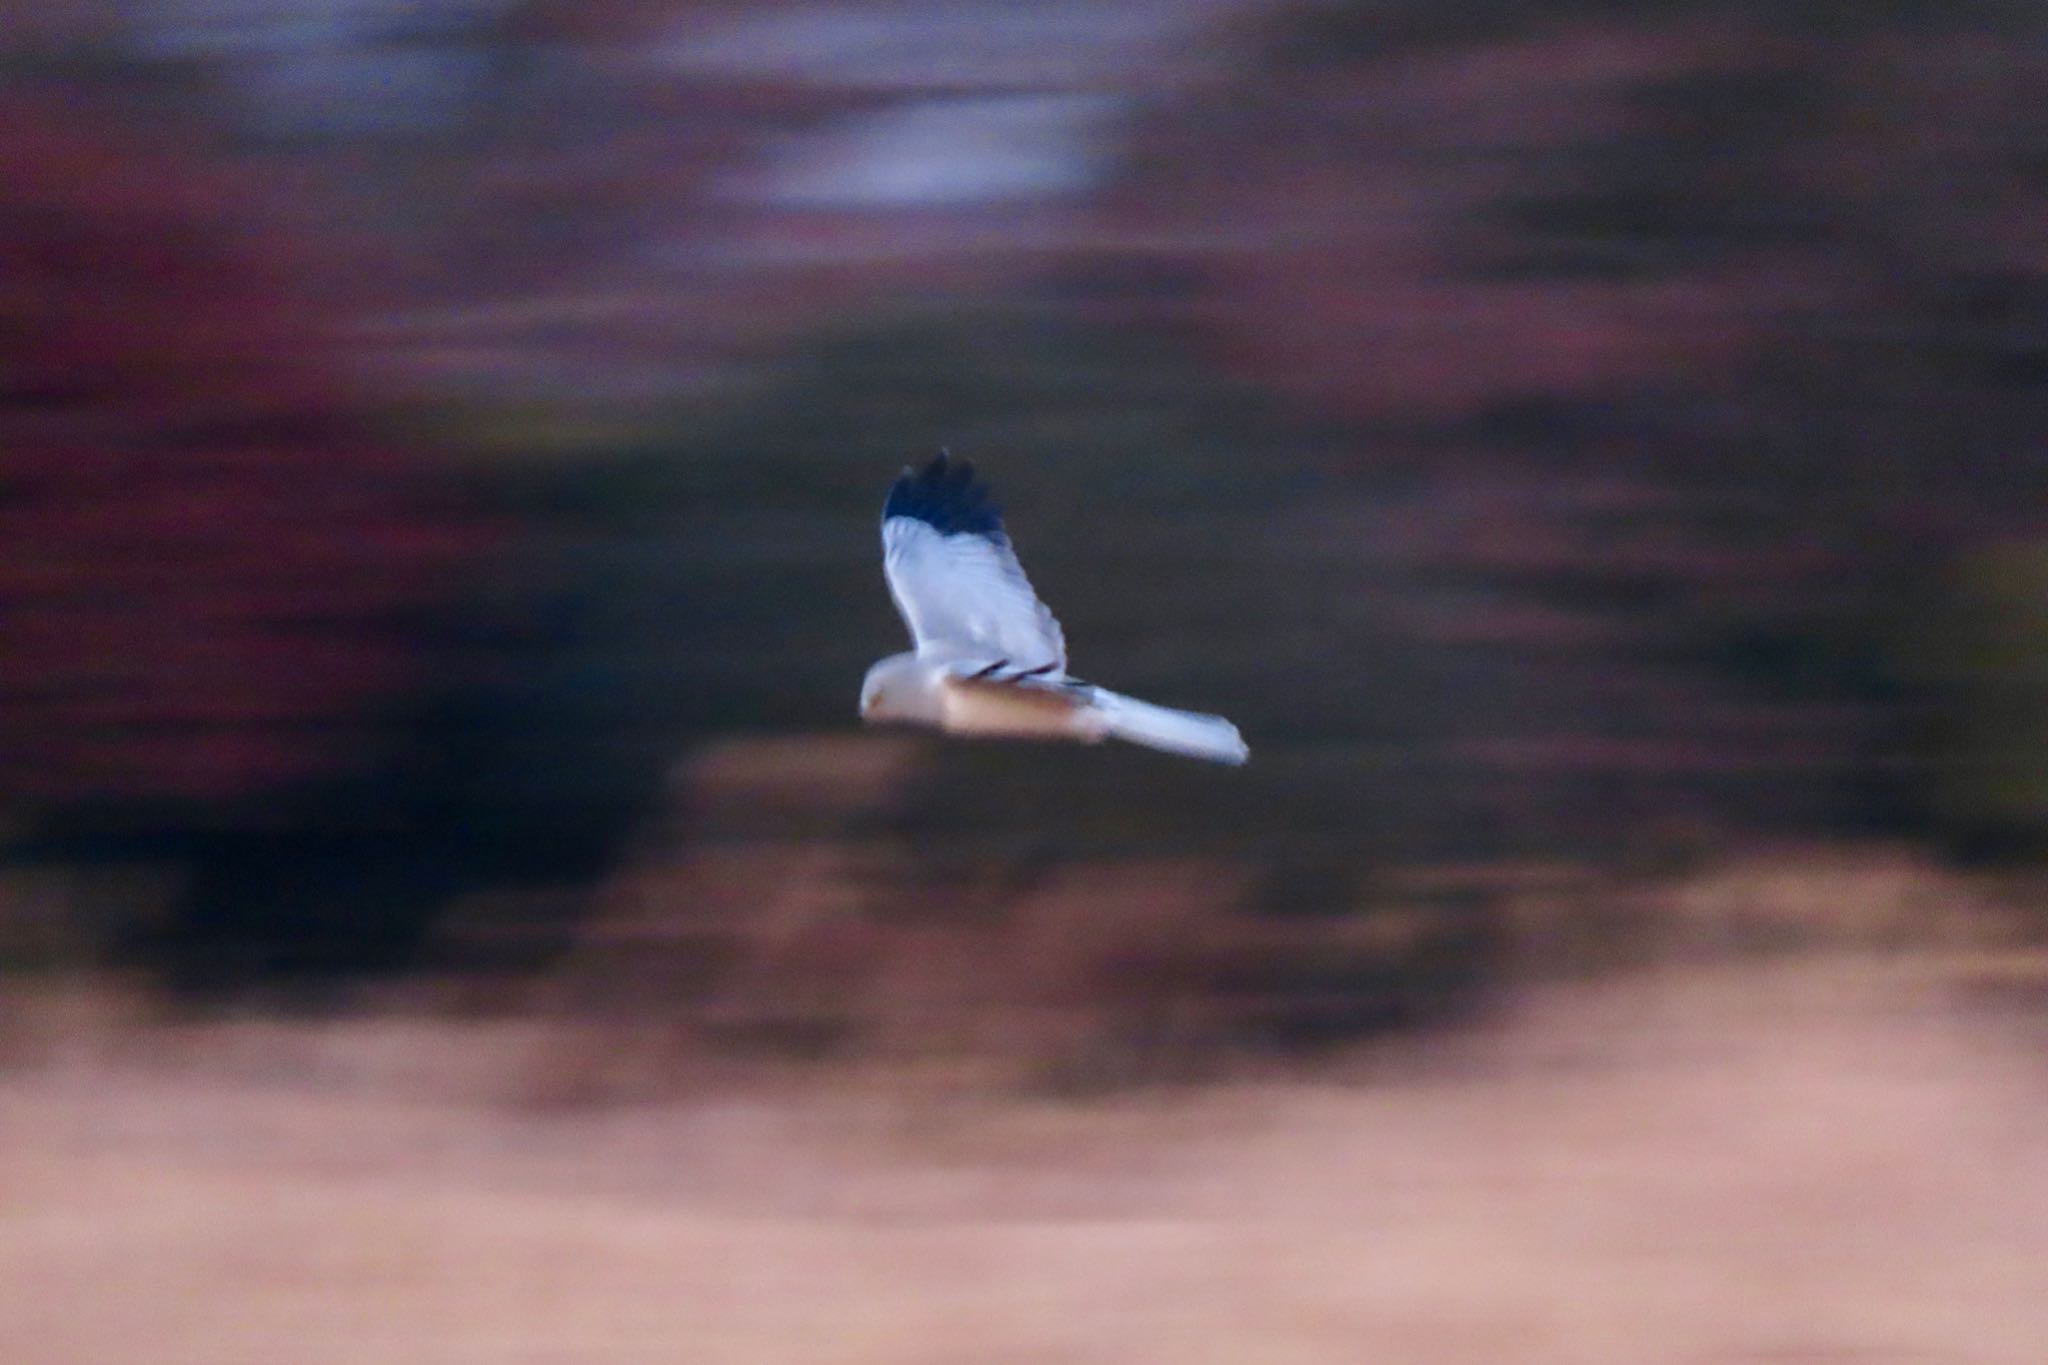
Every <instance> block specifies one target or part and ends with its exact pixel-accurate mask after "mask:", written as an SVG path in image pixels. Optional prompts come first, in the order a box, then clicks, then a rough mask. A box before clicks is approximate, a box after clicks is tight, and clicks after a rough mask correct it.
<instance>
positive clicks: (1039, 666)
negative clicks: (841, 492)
mask: <svg viewBox="0 0 2048 1365" xmlns="http://www.w3.org/2000/svg"><path fill="white" fill-rule="evenodd" d="M882 567H883V571H884V573H885V574H886V576H887V577H888V580H889V593H890V596H892V597H893V598H895V600H896V609H897V611H899V612H901V613H902V615H903V620H904V624H906V625H907V626H909V627H910V638H911V641H912V642H913V644H914V645H915V646H916V649H917V652H918V653H919V654H920V655H923V656H926V657H929V658H937V659H949V660H963V659H964V660H976V661H985V662H986V663H988V664H997V665H1001V666H1003V667H1004V668H1006V669H1014V670H1015V671H1017V672H1024V671H1027V670H1029V671H1032V672H1034V673H1039V674H1041V675H1042V676H1045V677H1048V678H1051V677H1058V676H1061V675H1063V674H1064V673H1065V672H1066V667H1067V650H1066V642H1065V640H1064V639H1063V638H1062V637H1061V635H1060V626H1059V622H1058V621H1056V620H1054V619H1053V614H1052V612H1051V610H1050V609H1049V608H1047V606H1046V605H1045V603H1043V602H1041V601H1039V600H1038V594H1037V593H1035V592H1033V591H1032V589H1031V581H1030V580H1029V579H1028V578H1026V577H1025V576H1024V568H1023V566H1022V565H1020V564H1019V563H1018V562H1017V555H1016V552H1015V551H1014V550H1012V549H1011V547H1010V538H1009V536H1008V535H1007V534H1005V532H1004V530H1003V523H1002V514H1001V511H1000V509H998V508H997V506H996V505H995V503H993V502H992V501H990V500H989V496H988V489H987V487H986V486H985V485H983V484H981V483H980V482H978V481H977V480H976V479H975V477H974V466H973V465H971V464H969V463H968V462H967V461H965V460H953V459H950V458H948V456H947V455H946V454H945V452H943V451H941V452H940V453H939V454H938V455H937V456H936V457H935V458H933V460H932V461H931V463H929V464H928V465H926V466H925V467H924V468H923V469H921V470H915V471H913V470H909V469H906V470H904V471H903V475H902V477H900V478H898V479H897V480H896V482H895V484H894V486H892V487H891V488H890V490H889V499H888V501H887V502H886V503H885V504H884V505H883V507H882Z"/></svg>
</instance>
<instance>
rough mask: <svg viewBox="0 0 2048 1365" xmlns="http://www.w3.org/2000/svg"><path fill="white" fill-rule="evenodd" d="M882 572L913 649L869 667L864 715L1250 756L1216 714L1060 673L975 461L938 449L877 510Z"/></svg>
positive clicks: (1063, 666)
mask: <svg viewBox="0 0 2048 1365" xmlns="http://www.w3.org/2000/svg"><path fill="white" fill-rule="evenodd" d="M882 567H883V570H884V572H885V573H886V574H887V576H888V579H889V593H890V595H891V596H892V597H894V598H895V599H896V609H897V610H898V611H899V612H901V613H902V614H903V620H904V622H905V624H907V625H908V626H909V627H910V638H911V642H912V643H913V644H914V645H915V646H916V648H915V649H913V650H912V651H911V652H910V653H908V654H892V655H890V656H889V657H888V658H886V659H884V660H882V661H881V662H880V663H878V664H876V665H875V666H874V667H872V668H870V669H869V670H868V675H867V678H866V680H865V681H863V682H862V683H861V688H860V714H861V719H862V720H865V721H870V722H874V721H902V722H907V723H910V724H913V725H929V726H932V727H934V728H936V729H939V730H944V731H946V732H947V733H949V734H956V735H991V736H1007V737H1020V738H1033V739H1073V740H1080V741H1081V742H1082V743H1084V744H1095V743H1099V742H1100V741H1102V740H1104V739H1107V738H1110V737H1112V736H1113V737H1115V738H1117V739H1126V740H1130V741H1131V742H1132V743H1134V744H1145V745H1149V746H1151V747H1152V748H1154V749H1166V750H1169V751H1171V752H1173V753H1177V754H1188V755H1190V756H1192V757H1195V758H1208V759H1214V760H1215V761H1216V762H1218V763H1242V762H1244V761H1245V759H1246V758H1247V757H1248V756H1249V754H1250V750H1248V749H1246V748H1245V744H1244V740H1242V739H1241V738H1239V737H1238V733H1237V727H1236V726H1234V725H1232V724H1231V723H1230V722H1229V721H1227V720H1225V719H1223V717H1221V716H1204V715H1198V714H1196V713H1195V712H1192V711H1175V710H1172V709H1170V708H1168V707H1164V706H1153V705H1152V704H1150V703H1149V702H1142V701H1138V700H1136V699H1135V698H1132V697H1125V696H1120V695H1118V694H1117V693H1115V692H1111V691H1109V690H1108V689H1107V688H1102V687H1095V686H1093V685H1091V684H1089V683H1084V682H1082V681H1080V680H1079V679H1078V678H1070V677H1068V676H1067V647H1066V642H1065V641H1064V640H1063V639H1062V638H1061V636H1060V623H1059V622H1058V621H1055V620H1054V619H1053V615H1052V612H1051V611H1049V610H1048V609H1047V608H1046V605H1045V604H1044V603H1043V602H1041V601H1039V600H1038V595H1037V594H1036V593H1034V592H1032V590H1031V583H1030V581H1029V580H1028V579H1026V578H1025V577H1024V569H1023V567H1022V566H1021V565H1019V564H1018V563H1017V556H1016V554H1015V552H1013V551H1012V550H1011V549H1010V538H1009V536H1007V535H1005V534H1004V533H1003V522H1002V517H1001V514H1000V511H999V509H998V508H997V507H996V505H995V504H994V503H992V502H990V501H989V500H988V489H987V488H986V487H984V486H983V485H982V484H980V483H977V482H976V481H975V478H974V467H973V466H972V465H970V464H969V463H967V461H965V460H958V461H954V460H949V459H947V457H946V454H945V452H943V451H941V452H940V453H939V455H938V457H937V458H935V459H934V460H933V461H932V462H931V463H930V464H928V465H926V466H925V467H924V469H923V470H921V471H915V472H913V471H912V470H909V469H905V470H904V471H903V476H902V477H901V478H899V479H897V480H896V483H895V486H894V487H892V488H890V490H889V500H888V502H887V503H886V504H884V505H883V507H882Z"/></svg>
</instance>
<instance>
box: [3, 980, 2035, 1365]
mask: <svg viewBox="0 0 2048 1365" xmlns="http://www.w3.org/2000/svg"><path fill="white" fill-rule="evenodd" d="M2023 965H2024V964H2023ZM2033 979H2035V978H2034V977H2033V976H2031V975H2030V974H2029V973H2028V972H2027V971H2026V970H2021V971H2019V972H2018V973H2017V975H2014V974H2013V972H2012V971H2011V970H2010V968H2009V959H2008V965H1993V966H1990V967H1987V966H1984V965H1983V964H1981V963H1978V962H1977V961H1976V960H1974V959H1968V958H1958V957H1955V956H1950V957H1947V958H1943V959H1939V960H1937V959H1932V958H1928V957H1925V956H1921V955H1915V956H1911V957H1907V958H1900V957H1897V956H1893V955H1886V954H1881V953H1880V954H1873V953H1870V952H1849V951H1835V952H1830V953H1826V954H1821V955H1818V956H1812V955H1809V956H1803V957H1801V958H1799V959H1798V960H1796V961H1781V962H1777V963H1774V964H1767V965H1761V966H1758V965H1750V966H1740V967H1724V968H1714V969H1699V968H1693V969H1686V970H1682V971H1681V970H1678V969H1655V968H1653V969H1650V970H1648V971H1646V972H1642V973H1637V974H1634V975H1632V976H1630V977H1628V978H1627V979H1624V980H1619V981H1615V982H1610V983H1606V984H1597V985H1578V986H1552V987H1544V988H1541V989H1534V990H1531V991H1529V992H1527V993H1526V994H1525V995H1524V996H1523V998H1521V999H1519V1000H1517V1001H1515V1002H1514V1003H1512V1004H1511V1005H1510V1006H1509V1007H1508V1008H1506V1009H1505V1010H1503V1011H1501V1012H1500V1013H1498V1014H1497V1015H1496V1016H1494V1017H1493V1018H1491V1019H1490V1020H1489V1021H1488V1022H1486V1023H1484V1024H1482V1025H1478V1026H1475V1027H1474V1028H1472V1029H1469V1030H1466V1031H1464V1032H1462V1033H1459V1034H1456V1035H1455V1036H1439V1037H1437V1038H1435V1039H1433V1040H1429V1041H1417V1042H1408V1043H1401V1044H1393V1045H1384V1046H1380V1047H1376V1048H1372V1049H1368V1050H1366V1051H1364V1052H1362V1053H1359V1054H1356V1055H1354V1056H1352V1057H1351V1058H1349V1059H1348V1060H1345V1061H1343V1062H1341V1063H1339V1064H1337V1065H1336V1066H1335V1067H1334V1068H1323V1069H1321V1070H1319V1072H1318V1073H1317V1074H1316V1075H1315V1076H1314V1077H1313V1078H1311V1077H1309V1076H1306V1075H1302V1074H1295V1075H1292V1076H1276V1075H1271V1074H1266V1075H1260V1074H1242V1075H1239V1076H1237V1077H1234V1078H1231V1079H1226V1080H1223V1081H1219V1082H1217V1083H1214V1084H1210V1085H1206V1086H1202V1087H1198V1088H1189V1089H1170V1090H1151V1091H1146V1092H1142V1093H1137V1094H1133V1095H1127V1096H1124V1097H1120V1098H1115V1099H1109V1100H1096V1101H1088V1102H1082V1103H1075V1102H1058V1103H1055V1102H1051V1101H1043V1102H1040V1101H1030V1100H1025V1099H1006V1100H998V1099H992V1098H989V1097H988V1096H987V1095H986V1094H980V1095H978V1096H977V1097H973V1098H969V1097H968V1096H969V1093H970V1090H969V1089H963V1088H961V1087H958V1086H943V1087H935V1086H931V1085H920V1084H917V1083H914V1082H913V1081H911V1080H909V1079H906V1078H905V1077H903V1076H900V1075H899V1076H894V1077H883V1076H866V1077H856V1076H851V1075H848V1076H844V1077H842V1078H840V1079H837V1080H834V1081H831V1082H829V1083H815V1082H811V1083H805V1084H801V1085H798V1084H794V1083H791V1082H789V1081H787V1080H784V1081H779V1082H776V1083H773V1084H766V1083H760V1082H753V1083H740V1082H737V1081H734V1082H728V1083H724V1084H718V1085H713V1086H708V1087H707V1090H706V1093H705V1094H704V1096H703V1097H701V1098H699V1099H696V1100H692V1101H688V1102H682V1103H673V1104H663V1105H659V1106H604V1107H591V1108H586V1109H582V1110H573V1111H571V1110H560V1109H557V1110H553V1111H545V1110H540V1109H537V1108H535V1107H533V1106H531V1105H521V1104H518V1103H509V1102H507V1100H506V1098H505V1093H504V1092H503V1090H502V1089H501V1086H502V1083H503V1082H504V1080H505V1078H506V1077H507V1076H508V1075H511V1074H513V1073H515V1072H516V1071H517V1069H518V1067H519V1065H520V1064H521V1059H522V1058H525V1057H527V1056H529V1055H531V1043H532V1041H533V1039H532V1038H531V1037H530V1036H528V1035H526V1034H523V1033H522V1032H521V1031H520V1029H519V1028H516V1027H512V1026H502V1025H488V1024H476V1025H468V1026H459V1025H454V1024H446V1023H443V1024H433V1025H424V1024H420V1023H399V1022H392V1021H390V1020H383V1021H378V1020H355V1021H351V1022H344V1023H326V1024H317V1025H315V1024H300V1025H288V1024H279V1023H275V1022H257V1021H244V1022H240V1023H227V1024H222V1023H214V1024H207V1025H188V1026H184V1027H183V1028H180V1029H172V1030H170V1031H169V1032H165V1031H163V1030H161V1029H155V1030H147V1031H140V1032H138V1031H135V1030H131V1029H130V1028H128V1027H126V1026H125V1025H123V1024H122V1023H121V1021H120V1020H119V1018H118V1017H116V1016H118V1014H119V1013H120V1011H119V1009H118V1008H116V1007H115V1006H114V1005H111V1004H109V1003H106V1002H105V1001H104V1000H100V1001H98V1002H95V1000H94V999H93V998H91V997H87V996H83V995H78V994H75V993H74V994H65V993H54V994H50V995H46V996H45V997H44V998H43V999H41V1000H40V1002H36V1003H33V1004H32V1005H26V1006H25V1005H20V1004H19V1003H18V1004H17V1007H16V1009H15V1010H14V1012H13V1014H12V1023H13V1032H14V1033H15V1035H16V1039H17V1042H16V1046H15V1049H14V1054H15V1055H14V1056H13V1059H12V1061H11V1062H10V1064H9V1066H8V1069H7V1070H6V1072H5V1073H4V1079H0V1360H5V1361H7V1362H12V1363H14V1365H46V1363H47V1365H56V1363H57V1362H78V1363H79V1365H85V1363H86V1362H91V1363H92V1365H101V1363H102V1362H115V1361H124V1362H125V1361H150V1362H193V1363H194V1365H197V1363H198V1362H209V1363H215V1362H217V1363H219V1365H229V1363H230V1362H262V1365H278V1363H281V1362H307V1363H308V1365H316V1363H318V1362H329V1361H333V1362H342V1361H347V1362H365V1361H408V1362H443V1361H446V1362H457V1361H461V1362H471V1361H474V1362H483V1361H532V1362H541V1361H547V1362H571V1361H705V1362H725V1361H730V1362H768V1361H773V1362H809V1361H820V1362H824V1361H831V1362H848V1363H849V1365H855V1363H858V1362H881V1361H888V1362H932V1363H936V1362H951V1361H962V1362H967V1361H974V1362H982V1361H996V1362H1013V1361H1014V1362H1022V1361H1047V1362H1054V1361H1074V1362H1096V1361H1101V1362H1113V1361H1114V1362H1127V1361H1173V1362H1241V1361H1252V1360H1257V1361H1276V1362H1294V1361H1332V1362H1336V1361H1345V1362H1349V1361H1363V1360H1371V1361H1382V1362H1385V1361H1418V1362H1420V1361H1431V1362H1446V1363H1447V1365H1458V1363H1459V1362H1474V1363H1475V1365H1477V1363H1478V1362H1485V1365H1497V1363H1498V1362H1508V1361H1515V1362H1527V1363H1529V1365H1541V1363H1545V1362H1586V1361H1612V1362H1617V1363H1618V1362H1634V1363H1636V1365H1655V1363H1656V1362H1667V1361H1668V1362H1680V1361H1683V1362H1721V1361H1726V1362H1735V1361H1829V1362H1841V1361H1856V1362H1880V1361H1882V1362H1903V1361H1916V1362H1917V1361H1985V1362H1991V1361H1998V1362H2012V1363H2013V1365H2021V1363H2022V1362H2026V1363H2028V1365H2034V1363H2037V1362H2039V1361H2040V1360H2042V1359H2043V1358H2044V1350H2048V1105H2044V1103H2043V1100H2044V1098H2048V1053H2044V1052H2043V1050H2042V1044H2043V1042H2044V1041H2048V1028H2044V1027H2043V1025H2042V1018H2041V1016H2040V1015H2039V1014H2037V1013H2034V1012H2033V1011H2034V1010H2036V1009H2038V1002H2034V1003H2033V1004H2019V1005H2016V1004H2014V1003H2013V1002H2012V1000H2011V999H2010V998H2009V997H2010V996H2011V995H2012V994H2013V992H2014V991H2015V990H2017V989H2019V987H2013V986H2011V985H2010V983H2011V982H2013V981H2017V982H2019V983H2021V986H2024V984H2025V983H2026V982H2028V981H2031V980H2033ZM1987 982H1989V983H1992V984H1994V985H1995V984H1998V983H2001V982H2004V983H2008V984H2007V985H2006V986H2002V987H2001V988H2000V989H1999V990H1996V991H1990V990H1987V989H1986V983H1987ZM138 1038H142V1039H146V1040H147V1041H140V1042H139V1041H136V1039H138Z"/></svg>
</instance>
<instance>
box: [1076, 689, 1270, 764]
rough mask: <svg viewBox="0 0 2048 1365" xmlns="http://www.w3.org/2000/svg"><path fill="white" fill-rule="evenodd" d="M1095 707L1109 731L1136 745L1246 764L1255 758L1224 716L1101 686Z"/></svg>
mask: <svg viewBox="0 0 2048 1365" xmlns="http://www.w3.org/2000/svg"><path fill="white" fill-rule="evenodd" d="M1095 710H1096V712H1097V714H1099V715H1100V716H1101V717H1102V718H1103V721H1104V727H1103V728H1104V731H1105V733H1107V734H1111V735H1114V736H1116V737H1117V738H1118V739H1127V740H1129V741H1130V742H1131V743H1133V744H1143V745H1146V746H1147V747H1149V748H1153V749H1164V750H1166V751H1167V752H1168V753H1175V754H1186V755H1187V756H1189V757H1190V758H1206V759H1211V760H1213V761H1214V762H1217V763H1242V762H1244V761H1245V760H1246V759H1247V758H1249V757H1251V750H1250V749H1248V748H1246V747H1245V743H1244V739H1243V738H1242V737H1241V736H1240V735H1239V734H1238V733H1237V727H1236V726H1235V725H1232V724H1231V723H1230V722H1229V721H1227V720H1225V719H1223V717H1221V716H1205V715H1202V714H1201V713H1199V712H1196V711H1176V710H1174V709H1173V708H1172V707H1170V706H1154V705H1153V704H1152V703H1151V702H1146V701H1139V700H1138V699H1137V698H1135V697H1126V696H1123V695H1122V694H1120V693H1117V692H1111V691H1109V690H1107V689H1105V688H1100V687H1098V688H1096V689H1095Z"/></svg>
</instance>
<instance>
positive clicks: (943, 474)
mask: <svg viewBox="0 0 2048 1365" xmlns="http://www.w3.org/2000/svg"><path fill="white" fill-rule="evenodd" d="M890 517H912V518H915V519H916V520H918V521H921V522H924V523H925V524H926V525H928V526H931V527H933V528H934V529H936V530H937V531H938V532H939V533H940V534H941V535H949V536H950V535H981V536H990V537H996V536H1000V535H1002V534H1003V512H1002V508H1001V507H999V506H997V505H996V503H995V502H994V500H993V499H991V498H990V497H989V495H988V485H986V484H984V483H981V482H980V481H979V480H977V479H976V478H975V477H974V466H973V464H971V463H970V462H968V461H966V460H956V459H954V458H953V457H952V455H951V454H950V453H949V452H948V451H946V450H944V449H941V450H940V451H939V453H938V454H937V455H934V456H933V457H932V459H931V463H929V464H927V465H926V466H925V467H924V468H923V469H921V470H916V469H910V468H905V469H904V471H903V473H902V475H901V476H900V477H898V478H897V480H896V482H895V484H894V485H892V486H891V487H890V489H889V500H888V501H887V502H886V503H884V504H883V505H882V519H883V520H884V521H887V520H888V519H889V518H890Z"/></svg>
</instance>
